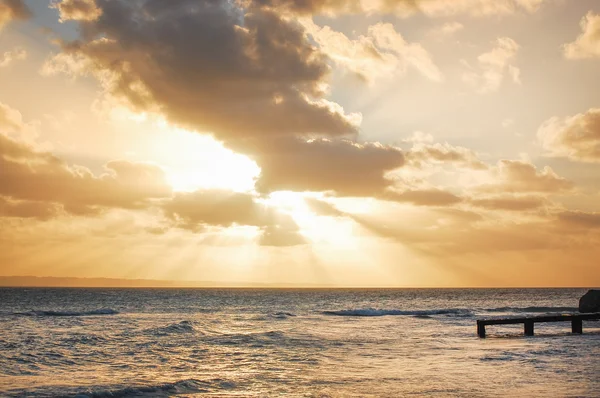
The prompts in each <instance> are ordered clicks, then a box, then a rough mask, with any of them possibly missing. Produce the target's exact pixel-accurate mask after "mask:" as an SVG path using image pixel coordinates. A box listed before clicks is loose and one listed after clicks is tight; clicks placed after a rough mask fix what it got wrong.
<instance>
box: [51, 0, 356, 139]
mask: <svg viewBox="0 0 600 398" xmlns="http://www.w3.org/2000/svg"><path fill="white" fill-rule="evenodd" d="M96 5H97V7H98V9H99V10H100V12H101V15H100V16H99V17H98V18H97V19H96V20H91V21H89V20H88V21H80V24H81V27H82V32H84V33H83V38H82V40H79V41H74V42H70V43H65V44H64V45H63V53H62V54H59V55H58V56H57V57H54V58H53V59H51V60H49V61H48V64H47V65H46V68H45V70H46V71H52V70H65V69H68V68H69V67H73V66H76V68H77V70H76V72H85V71H87V72H88V73H93V74H95V75H96V76H97V77H98V78H99V79H100V81H101V82H103V84H104V86H105V89H106V90H107V91H108V92H110V94H112V95H114V96H117V97H120V98H123V99H126V100H127V101H128V102H129V104H130V105H131V106H132V107H133V108H134V109H136V110H138V111H157V110H158V111H160V112H162V113H163V114H164V115H165V116H166V117H167V118H168V119H169V120H170V121H171V122H173V123H175V124H179V125H183V126H185V127H187V128H192V129H194V130H196V131H199V132H202V131H208V132H211V133H212V134H214V136H215V137H216V138H217V139H219V140H227V139H232V138H236V137H248V136H259V137H272V136H277V135H288V136H289V135H324V136H332V137H334V136H343V135H347V134H356V133H357V126H356V125H357V122H358V121H359V120H360V115H347V114H345V113H344V111H343V109H342V108H341V107H340V106H339V105H337V104H333V103H331V102H328V101H326V100H325V99H324V94H325V93H324V91H323V88H324V86H325V85H326V78H327V76H328V73H329V66H328V64H327V58H326V57H325V56H324V54H322V53H321V52H320V51H319V50H318V49H317V48H316V47H315V46H314V45H312V44H311V43H310V42H309V40H308V39H307V37H306V35H305V32H304V28H303V27H302V26H301V25H300V24H299V23H297V22H294V21H293V20H290V19H285V18H283V17H282V16H281V15H279V14H277V13H276V12H275V11H272V10H267V9H264V8H260V7H253V6H250V7H249V8H244V9H242V8H237V7H235V6H233V5H232V3H230V2H216V1H203V2H198V1H193V0H181V1H177V2H176V3H175V4H174V3H169V6H168V7H166V6H165V3H164V2H162V1H157V0H150V1H145V2H141V1H108V0H96ZM59 9H60V8H59ZM132 20H135V21H136V23H135V24H132V23H131V21H132ZM190 37H193V38H194V40H189V38H190ZM216 37H218V40H215V38H216ZM265 115H268V117H265Z"/></svg>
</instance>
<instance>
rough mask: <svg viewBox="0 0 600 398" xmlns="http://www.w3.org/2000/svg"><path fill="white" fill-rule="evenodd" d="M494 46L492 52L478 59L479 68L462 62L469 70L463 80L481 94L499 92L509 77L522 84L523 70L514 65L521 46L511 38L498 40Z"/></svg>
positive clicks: (464, 61)
mask: <svg viewBox="0 0 600 398" xmlns="http://www.w3.org/2000/svg"><path fill="white" fill-rule="evenodd" d="M494 44H495V47H494V48H493V49H492V50H491V51H489V52H486V53H483V54H481V55H480V56H479V57H477V62H478V67H473V66H471V65H470V64H469V63H468V62H467V61H466V60H463V61H462V63H463V65H464V66H465V67H466V68H467V69H468V71H467V72H465V73H463V80H464V81H465V82H467V83H469V84H471V85H473V86H475V87H477V89H478V91H479V92H480V93H491V92H495V91H498V89H499V88H500V86H501V85H502V82H503V81H504V79H505V78H506V77H507V76H508V77H510V79H511V80H512V81H513V82H514V83H517V84H521V77H520V75H521V70H520V69H519V68H517V67H516V66H514V65H513V64H512V61H513V60H514V59H515V58H516V56H517V52H518V51H519V48H520V46H519V45H518V44H517V42H515V41H514V40H513V39H511V38H509V37H501V38H498V39H497V40H496V41H495V42H494Z"/></svg>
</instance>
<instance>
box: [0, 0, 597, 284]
mask: <svg viewBox="0 0 600 398" xmlns="http://www.w3.org/2000/svg"><path fill="white" fill-rule="evenodd" d="M599 71H600V3H599V2H598V1H596V0H577V1H575V0H452V1H449V0H172V1H166V0H127V1H125V0H62V1H61V0H27V1H24V0H0V276H9V275H33V276H56V277H109V278H144V279H166V280H181V281H196V280H197V281H214V282H217V283H219V284H223V285H226V284H227V283H235V284H239V283H249V284H251V283H264V284H272V285H277V284H297V285H312V284H319V285H327V286H360V287H364V286H388V287H396V286H397V287H413V286H414V287H419V286H428V287H435V286H593V285H600V260H599V259H600V76H599V73H598V72H599Z"/></svg>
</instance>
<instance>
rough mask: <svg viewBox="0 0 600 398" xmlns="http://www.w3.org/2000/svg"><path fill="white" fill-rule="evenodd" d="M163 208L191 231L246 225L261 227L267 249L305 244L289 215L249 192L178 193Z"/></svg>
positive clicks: (211, 191) (174, 219)
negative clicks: (264, 202)
mask: <svg viewBox="0 0 600 398" xmlns="http://www.w3.org/2000/svg"><path fill="white" fill-rule="evenodd" d="M162 208H163V210H164V211H165V214H166V215H167V216H168V217H169V218H170V219H172V220H173V221H174V222H175V225H176V226H177V227H179V228H184V229H188V230H191V231H201V230H202V228H203V227H205V226H220V227H231V226H235V225H243V226H252V227H257V228H259V229H260V230H261V231H262V234H261V239H260V243H261V244H262V245H264V246H294V245H298V244H304V243H306V242H305V240H304V238H303V237H302V236H301V235H300V234H299V228H298V226H297V224H296V223H295V222H294V220H293V219H292V218H291V217H290V216H289V215H288V214H285V213H282V212H280V211H278V210H276V209H275V208H273V207H271V206H267V205H264V204H261V203H259V202H257V198H256V197H255V196H253V195H251V194H248V193H238V192H231V191H225V190H215V189H212V190H198V191H195V192H190V193H177V194H175V195H174V197H173V198H172V199H170V200H168V201H165V202H164V204H163V205H162Z"/></svg>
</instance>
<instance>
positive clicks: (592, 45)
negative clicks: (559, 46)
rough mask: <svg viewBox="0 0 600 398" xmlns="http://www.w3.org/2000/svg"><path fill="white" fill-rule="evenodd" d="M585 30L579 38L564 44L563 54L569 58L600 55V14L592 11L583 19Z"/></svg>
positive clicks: (583, 28)
mask: <svg viewBox="0 0 600 398" xmlns="http://www.w3.org/2000/svg"><path fill="white" fill-rule="evenodd" d="M580 25H581V30H582V31H583V32H582V33H581V34H580V35H579V36H578V37H577V39H576V40H575V41H574V42H572V43H568V44H565V45H564V46H563V54H564V56H565V57H566V58H568V59H582V58H595V57H600V14H595V13H594V12H592V11H590V12H588V13H587V15H586V16H585V17H583V18H582V19H581V23H580Z"/></svg>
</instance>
